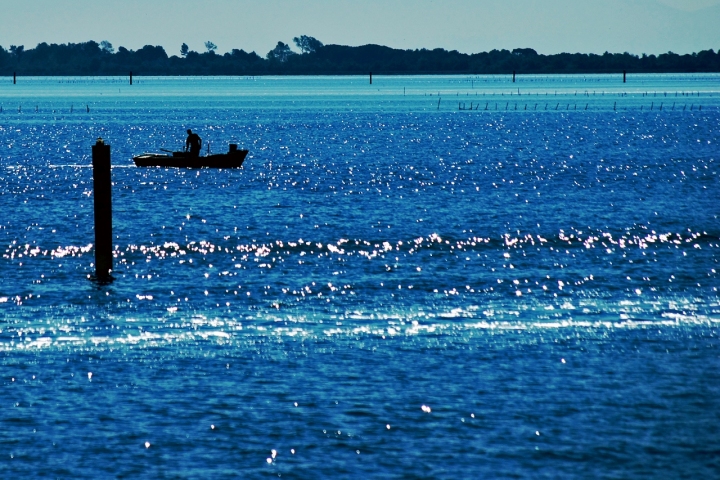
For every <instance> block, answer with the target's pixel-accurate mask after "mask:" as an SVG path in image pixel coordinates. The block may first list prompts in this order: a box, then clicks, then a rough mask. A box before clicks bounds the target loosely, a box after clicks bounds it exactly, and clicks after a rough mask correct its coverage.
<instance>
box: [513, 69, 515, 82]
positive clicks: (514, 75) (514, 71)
mask: <svg viewBox="0 0 720 480" xmlns="http://www.w3.org/2000/svg"><path fill="white" fill-rule="evenodd" d="M513 83H515V70H513Z"/></svg>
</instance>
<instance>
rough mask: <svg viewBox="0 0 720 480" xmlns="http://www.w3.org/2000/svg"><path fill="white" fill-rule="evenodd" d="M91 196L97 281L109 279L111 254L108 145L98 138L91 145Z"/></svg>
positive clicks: (111, 265)
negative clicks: (93, 214)
mask: <svg viewBox="0 0 720 480" xmlns="http://www.w3.org/2000/svg"><path fill="white" fill-rule="evenodd" d="M92 165H93V196H94V197H95V198H94V200H95V272H96V275H97V279H98V281H107V280H109V279H110V272H111V271H112V267H113V256H112V195H111V193H112V180H111V176H110V145H105V142H103V140H102V138H98V140H97V142H96V143H95V145H93V147H92Z"/></svg>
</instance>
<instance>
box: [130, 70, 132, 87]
mask: <svg viewBox="0 0 720 480" xmlns="http://www.w3.org/2000/svg"><path fill="white" fill-rule="evenodd" d="M130 85H132V72H130Z"/></svg>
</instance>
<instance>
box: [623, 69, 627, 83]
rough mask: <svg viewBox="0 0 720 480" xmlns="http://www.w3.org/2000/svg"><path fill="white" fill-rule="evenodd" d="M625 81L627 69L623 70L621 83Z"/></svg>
mask: <svg viewBox="0 0 720 480" xmlns="http://www.w3.org/2000/svg"><path fill="white" fill-rule="evenodd" d="M626 81H627V70H623V83H625V82H626Z"/></svg>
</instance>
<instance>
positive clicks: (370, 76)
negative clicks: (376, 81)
mask: <svg viewBox="0 0 720 480" xmlns="http://www.w3.org/2000/svg"><path fill="white" fill-rule="evenodd" d="M370 85H372V72H370Z"/></svg>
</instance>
